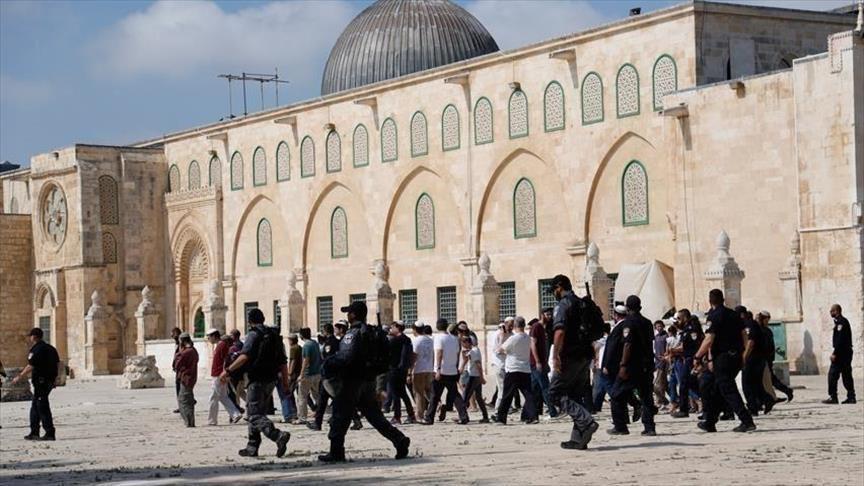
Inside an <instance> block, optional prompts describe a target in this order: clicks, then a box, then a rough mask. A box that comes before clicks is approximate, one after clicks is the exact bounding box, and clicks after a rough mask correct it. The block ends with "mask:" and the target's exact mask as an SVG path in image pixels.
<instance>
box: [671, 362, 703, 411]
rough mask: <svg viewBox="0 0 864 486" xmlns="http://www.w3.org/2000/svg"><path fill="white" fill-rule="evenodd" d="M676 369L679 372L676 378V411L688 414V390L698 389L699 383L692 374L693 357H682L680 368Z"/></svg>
mask: <svg viewBox="0 0 864 486" xmlns="http://www.w3.org/2000/svg"><path fill="white" fill-rule="evenodd" d="M676 368H677V369H678V370H680V371H681V374H680V375H679V376H678V410H680V411H682V412H685V413H690V389H692V388H695V389H697V390H698V389H699V383H698V381H697V380H696V377H694V376H693V374H692V371H693V357H684V360H683V363H682V364H681V366H680V367H676Z"/></svg>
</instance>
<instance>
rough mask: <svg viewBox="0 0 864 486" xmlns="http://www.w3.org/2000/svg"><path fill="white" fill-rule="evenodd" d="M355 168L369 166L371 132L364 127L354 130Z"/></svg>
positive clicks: (358, 126) (360, 126) (359, 126)
mask: <svg viewBox="0 0 864 486" xmlns="http://www.w3.org/2000/svg"><path fill="white" fill-rule="evenodd" d="M353 144H354V154H353V155H354V167H362V166H364V165H369V132H368V131H366V127H364V126H363V125H357V128H355V129H354V141H353Z"/></svg>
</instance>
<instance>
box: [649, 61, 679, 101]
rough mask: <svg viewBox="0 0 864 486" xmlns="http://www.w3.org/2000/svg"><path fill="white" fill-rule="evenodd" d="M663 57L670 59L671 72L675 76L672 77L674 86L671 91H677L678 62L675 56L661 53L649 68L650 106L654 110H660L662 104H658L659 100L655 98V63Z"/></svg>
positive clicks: (658, 62)
mask: <svg viewBox="0 0 864 486" xmlns="http://www.w3.org/2000/svg"><path fill="white" fill-rule="evenodd" d="M664 59H669V60H670V61H672V72H674V73H675V76H674V77H673V78H672V79H673V80H674V81H675V87H674V88H673V89H672V92H675V91H678V63H676V62H675V58H674V57H672V56H670V55H669V54H661V55H660V56H659V57H658V58H657V60H656V61H654V67H653V68H651V95H652V100H651V101H652V106H654V111H660V110H662V109H663V105H661V104H659V101H660V100H658V99H657V65H658V64H660V61H662V60H664Z"/></svg>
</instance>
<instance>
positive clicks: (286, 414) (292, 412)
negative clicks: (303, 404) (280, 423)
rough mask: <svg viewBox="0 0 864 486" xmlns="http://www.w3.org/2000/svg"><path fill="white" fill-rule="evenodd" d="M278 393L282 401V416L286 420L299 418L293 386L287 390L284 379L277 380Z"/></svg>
mask: <svg viewBox="0 0 864 486" xmlns="http://www.w3.org/2000/svg"><path fill="white" fill-rule="evenodd" d="M276 393H277V394H279V401H280V402H282V418H284V419H285V420H290V419H293V418H297V401H296V400H295V399H294V390H293V388H292V389H291V390H285V388H284V387H283V386H282V380H277V381H276Z"/></svg>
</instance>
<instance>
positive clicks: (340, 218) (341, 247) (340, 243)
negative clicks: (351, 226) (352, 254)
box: [330, 206, 348, 258]
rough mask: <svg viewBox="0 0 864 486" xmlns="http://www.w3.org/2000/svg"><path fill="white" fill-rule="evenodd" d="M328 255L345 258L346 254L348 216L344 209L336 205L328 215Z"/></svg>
mask: <svg viewBox="0 0 864 486" xmlns="http://www.w3.org/2000/svg"><path fill="white" fill-rule="evenodd" d="M330 256H331V257H332V258H345V257H347V256H348V218H347V217H346V216H345V210H344V209H342V208H341V207H338V206H337V207H336V209H334V210H333V214H332V215H330Z"/></svg>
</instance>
